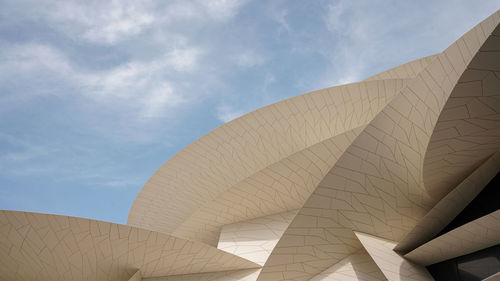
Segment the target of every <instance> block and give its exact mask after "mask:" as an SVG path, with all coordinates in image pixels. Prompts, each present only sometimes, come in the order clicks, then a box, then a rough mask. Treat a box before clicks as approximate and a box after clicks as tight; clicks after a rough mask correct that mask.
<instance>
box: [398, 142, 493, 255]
mask: <svg viewBox="0 0 500 281" xmlns="http://www.w3.org/2000/svg"><path fill="white" fill-rule="evenodd" d="M499 171H500V153H499V152H497V153H495V154H494V155H492V156H491V157H490V158H488V160H486V161H485V162H484V163H483V164H481V166H479V167H478V168H477V169H476V170H475V171H474V172H473V173H472V174H470V175H469V176H468V177H467V178H466V179H465V180H464V181H463V182H462V183H460V184H459V185H458V186H457V187H456V188H455V189H453V190H452V191H451V192H450V193H448V194H447V195H446V196H445V197H444V198H443V199H441V201H439V203H437V204H436V205H435V206H434V207H433V208H432V209H431V210H430V211H429V212H428V213H427V214H426V215H425V216H424V217H423V218H422V219H421V220H420V221H419V222H418V224H417V225H416V226H415V227H414V228H413V229H412V230H411V231H410V232H409V233H408V234H407V235H406V236H405V238H404V239H403V240H401V241H400V242H399V243H398V245H397V246H396V248H395V249H396V250H397V251H400V252H403V253H408V252H409V251H411V250H413V249H415V248H416V247H418V246H420V245H422V244H424V243H426V242H428V241H429V240H431V239H432V238H433V237H434V236H436V235H437V234H438V233H439V232H440V231H441V230H442V229H443V228H444V227H445V226H446V225H448V223H450V222H451V221H452V220H453V219H454V218H455V217H456V216H457V215H458V214H459V213H460V212H461V211H462V210H463V209H464V208H465V207H466V206H467V205H468V204H469V203H470V202H471V201H472V200H473V199H474V198H475V197H476V195H478V194H479V192H481V190H483V188H484V187H485V186H486V185H487V184H488V182H489V181H490V180H491V179H493V177H494V176H495V175H496V174H497V173H498V172H499Z"/></svg>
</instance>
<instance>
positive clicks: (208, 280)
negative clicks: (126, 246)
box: [142, 269, 260, 281]
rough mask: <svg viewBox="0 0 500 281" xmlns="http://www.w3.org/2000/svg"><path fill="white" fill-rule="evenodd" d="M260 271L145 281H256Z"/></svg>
mask: <svg viewBox="0 0 500 281" xmlns="http://www.w3.org/2000/svg"><path fill="white" fill-rule="evenodd" d="M259 273H260V269H243V270H234V271H222V272H209V273H200V274H186V275H174V276H166V277H156V278H144V279H142V280H143V281H255V280H257V277H258V276H259Z"/></svg>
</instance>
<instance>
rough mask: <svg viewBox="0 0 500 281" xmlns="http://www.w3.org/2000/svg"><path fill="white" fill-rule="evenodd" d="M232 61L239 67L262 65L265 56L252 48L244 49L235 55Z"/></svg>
mask: <svg viewBox="0 0 500 281" xmlns="http://www.w3.org/2000/svg"><path fill="white" fill-rule="evenodd" d="M234 61H235V63H236V65H238V66H241V67H253V66H259V65H263V64H264V63H265V62H266V58H265V57H264V56H262V55H261V54H259V53H257V52H255V51H253V50H246V51H243V52H241V53H240V54H238V55H236V56H235V57H234Z"/></svg>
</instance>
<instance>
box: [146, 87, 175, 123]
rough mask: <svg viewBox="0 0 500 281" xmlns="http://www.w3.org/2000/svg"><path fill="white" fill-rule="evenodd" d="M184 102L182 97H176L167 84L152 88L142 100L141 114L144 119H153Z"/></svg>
mask: <svg viewBox="0 0 500 281" xmlns="http://www.w3.org/2000/svg"><path fill="white" fill-rule="evenodd" d="M183 102H185V99H184V98H183V97H182V96H179V95H176V94H175V93H174V91H173V89H172V87H171V86H170V84H168V83H167V82H164V83H162V84H161V85H159V86H158V87H156V88H154V89H153V90H152V92H151V94H150V95H148V97H147V98H145V99H143V104H144V106H143V108H142V110H141V114H142V116H143V117H146V118H155V117H158V116H161V115H163V114H164V110H165V109H166V108H171V107H173V106H176V105H178V104H181V103H183Z"/></svg>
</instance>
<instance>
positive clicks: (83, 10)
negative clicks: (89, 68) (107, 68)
mask: <svg viewBox="0 0 500 281" xmlns="http://www.w3.org/2000/svg"><path fill="white" fill-rule="evenodd" d="M152 11H154V7H153V6H152V3H151V2H150V1H117V0H112V1H91V2H86V1H85V2H82V1H60V2H54V3H50V4H49V5H47V8H46V14H47V16H48V17H49V20H51V21H54V22H55V24H56V25H57V27H58V28H62V29H63V30H67V32H68V34H70V35H75V34H79V36H81V38H83V39H86V40H88V41H91V42H93V43H100V44H114V43H116V42H117V41H120V40H123V39H128V38H129V37H131V36H133V35H137V34H139V33H140V32H142V31H143V30H144V29H145V28H147V27H148V26H150V25H151V24H152V23H153V22H154V21H155V20H156V19H155V16H154V14H153V13H152Z"/></svg>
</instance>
